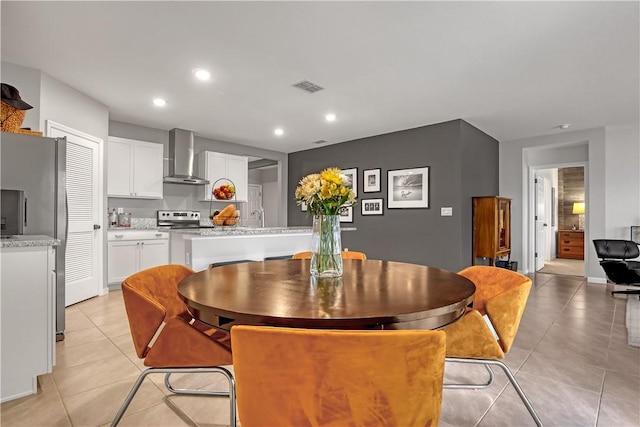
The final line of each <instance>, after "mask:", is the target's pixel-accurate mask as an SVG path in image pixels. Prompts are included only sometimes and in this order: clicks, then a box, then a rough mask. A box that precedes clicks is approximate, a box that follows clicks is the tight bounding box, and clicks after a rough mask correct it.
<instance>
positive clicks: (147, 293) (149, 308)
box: [111, 265, 236, 426]
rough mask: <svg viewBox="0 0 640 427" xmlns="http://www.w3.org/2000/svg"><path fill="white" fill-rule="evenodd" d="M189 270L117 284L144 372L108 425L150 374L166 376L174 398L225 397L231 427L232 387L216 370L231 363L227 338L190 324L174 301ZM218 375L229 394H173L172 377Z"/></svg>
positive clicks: (164, 270)
mask: <svg viewBox="0 0 640 427" xmlns="http://www.w3.org/2000/svg"><path fill="white" fill-rule="evenodd" d="M193 273H194V271H193V270H191V269H189V268H187V267H184V266H182V265H163V266H159V267H153V268H150V269H148V270H144V271H141V272H139V273H136V274H134V275H132V276H129V277H127V278H126V279H125V280H124V282H122V296H123V298H124V305H125V308H126V310H127V317H128V319H129V327H130V329H131V336H132V338H133V345H134V347H135V350H136V354H137V355H138V357H139V358H141V359H144V364H145V366H148V367H149V368H148V369H145V370H144V371H143V372H142V373H141V374H140V376H139V377H138V379H137V381H136V382H135V384H134V385H133V387H132V389H131V391H130V392H129V394H128V395H127V397H126V399H125V401H124V403H123V404H122V406H121V407H120V410H119V411H118V413H117V414H116V417H115V418H114V420H113V422H112V424H111V425H112V426H115V425H117V424H118V422H119V421H120V419H121V418H122V416H123V415H124V412H125V411H126V410H127V407H128V406H129V404H130V403H131V400H132V399H133V397H134V396H135V394H136V392H137V391H138V389H139V388H140V385H141V384H142V382H143V381H144V379H145V378H146V377H147V375H149V374H152V373H163V374H165V385H166V387H167V389H168V390H170V391H171V392H173V393H179V394H203V395H213V396H228V397H229V400H230V409H231V425H232V426H234V425H235V420H236V416H235V407H236V402H235V382H234V379H233V376H232V375H231V373H230V372H229V371H228V370H227V369H226V368H223V367H221V366H219V365H230V364H231V363H232V356H231V346H230V339H229V335H228V334H225V333H223V332H219V331H217V330H215V329H211V328H210V327H208V326H207V325H204V324H203V323H200V322H198V321H197V320H195V319H193V318H192V317H191V315H190V314H189V312H188V311H187V307H186V305H185V303H184V302H183V301H182V300H181V299H180V297H179V296H178V283H180V281H181V280H182V279H184V278H185V277H187V276H189V275H191V274H193ZM200 372H217V373H220V374H222V375H224V376H225V377H226V378H227V380H228V382H229V391H210V390H188V389H176V388H174V387H173V386H172V385H171V383H170V376H171V374H172V373H200Z"/></svg>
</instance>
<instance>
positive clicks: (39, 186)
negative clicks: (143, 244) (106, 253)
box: [0, 132, 68, 341]
mask: <svg viewBox="0 0 640 427" xmlns="http://www.w3.org/2000/svg"><path fill="white" fill-rule="evenodd" d="M0 163H1V169H0V174H1V176H0V187H1V188H2V189H3V190H21V191H23V194H24V209H23V211H22V213H21V215H22V216H23V221H24V222H23V226H22V233H23V234H25V235H29V234H44V235H47V236H52V237H55V238H56V239H59V240H60V242H61V244H60V245H59V246H56V247H55V249H56V340H57V341H60V340H61V339H64V329H65V321H64V307H65V250H66V243H67V242H66V240H67V224H68V223H67V198H66V190H65V189H66V169H67V168H66V165H67V140H66V138H45V137H38V136H29V135H20V134H15V133H7V132H2V134H1V135H0Z"/></svg>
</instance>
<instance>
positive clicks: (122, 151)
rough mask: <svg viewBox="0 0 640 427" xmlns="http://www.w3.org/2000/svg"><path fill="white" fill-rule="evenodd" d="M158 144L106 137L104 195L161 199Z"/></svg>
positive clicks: (160, 167) (160, 152) (161, 148)
mask: <svg viewBox="0 0 640 427" xmlns="http://www.w3.org/2000/svg"><path fill="white" fill-rule="evenodd" d="M163 150H164V148H163V146H162V144H156V143H154V142H146V141H136V140H133V139H125V138H118V137H115V136H110V137H109V144H108V154H107V155H108V160H107V195H108V196H109V197H126V198H138V199H162V175H163V169H162V155H163Z"/></svg>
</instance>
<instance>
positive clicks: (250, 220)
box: [245, 184, 264, 227]
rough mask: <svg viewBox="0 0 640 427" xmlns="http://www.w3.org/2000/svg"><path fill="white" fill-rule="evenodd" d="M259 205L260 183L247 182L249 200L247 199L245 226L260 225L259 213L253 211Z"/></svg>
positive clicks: (260, 202)
mask: <svg viewBox="0 0 640 427" xmlns="http://www.w3.org/2000/svg"><path fill="white" fill-rule="evenodd" d="M260 207H262V185H259V184H249V200H248V201H247V213H246V215H247V216H246V221H245V224H246V225H247V227H259V226H260V224H261V221H260V214H259V213H257V212H256V213H253V212H255V211H256V210H258V209H259V208H260ZM263 215H264V213H263Z"/></svg>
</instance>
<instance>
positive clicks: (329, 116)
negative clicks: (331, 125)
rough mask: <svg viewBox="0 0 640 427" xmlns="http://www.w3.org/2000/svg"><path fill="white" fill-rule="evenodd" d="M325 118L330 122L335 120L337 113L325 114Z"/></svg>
mask: <svg viewBox="0 0 640 427" xmlns="http://www.w3.org/2000/svg"><path fill="white" fill-rule="evenodd" d="M324 119H325V120H326V121H328V122H333V121H335V119H336V115H335V114H333V113H329V114H326V115H325V116H324Z"/></svg>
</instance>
